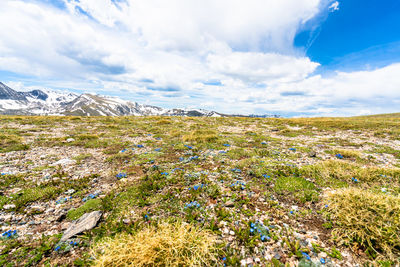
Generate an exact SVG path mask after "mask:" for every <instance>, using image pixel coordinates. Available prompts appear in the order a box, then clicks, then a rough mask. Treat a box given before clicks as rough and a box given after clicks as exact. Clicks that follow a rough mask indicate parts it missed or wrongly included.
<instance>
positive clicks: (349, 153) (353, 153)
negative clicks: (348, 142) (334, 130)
mask: <svg viewBox="0 0 400 267" xmlns="http://www.w3.org/2000/svg"><path fill="white" fill-rule="evenodd" d="M333 152H334V153H335V154H341V155H342V156H343V157H344V158H351V159H358V158H361V152H360V151H357V150H350V149H335V150H334V151H333Z"/></svg>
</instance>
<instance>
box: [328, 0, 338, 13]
mask: <svg viewBox="0 0 400 267" xmlns="http://www.w3.org/2000/svg"><path fill="white" fill-rule="evenodd" d="M329 10H330V11H331V12H335V11H338V10H339V2H338V1H335V2H333V3H332V4H331V5H330V6H329Z"/></svg>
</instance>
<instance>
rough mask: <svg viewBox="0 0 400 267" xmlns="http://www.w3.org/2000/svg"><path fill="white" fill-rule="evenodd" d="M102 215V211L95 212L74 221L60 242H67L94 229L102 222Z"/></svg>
mask: <svg viewBox="0 0 400 267" xmlns="http://www.w3.org/2000/svg"><path fill="white" fill-rule="evenodd" d="M101 215H102V212H101V211H93V212H90V213H85V214H83V215H82V217H80V218H79V219H78V220H76V221H74V222H73V223H72V224H71V225H70V227H68V229H67V230H66V231H65V232H64V235H63V237H62V238H61V240H60V241H61V242H63V241H66V240H68V239H69V238H71V237H73V236H74V235H77V234H80V233H82V232H85V231H88V230H91V229H93V228H94V227H95V226H96V225H97V223H98V221H99V220H100V218H101Z"/></svg>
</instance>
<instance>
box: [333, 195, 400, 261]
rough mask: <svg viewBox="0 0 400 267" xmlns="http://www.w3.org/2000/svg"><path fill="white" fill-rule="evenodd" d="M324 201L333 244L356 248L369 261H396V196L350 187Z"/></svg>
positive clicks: (399, 218) (399, 207)
mask: <svg viewBox="0 0 400 267" xmlns="http://www.w3.org/2000/svg"><path fill="white" fill-rule="evenodd" d="M327 201H328V204H329V213H330V219H331V220H332V221H333V222H334V224H335V228H334V230H333V232H332V233H333V235H334V237H335V239H336V240H338V241H339V242H340V243H344V244H347V245H353V246H354V245H355V244H358V246H359V247H360V248H363V249H364V250H365V251H366V253H367V254H368V255H369V256H370V257H372V258H378V259H390V260H395V259H399V256H400V197H399V196H393V195H388V194H383V193H378V194H377V193H372V192H370V191H366V190H362V189H358V188H353V187H352V188H347V189H339V190H337V191H333V192H331V193H328V194H327ZM354 243H355V244H354Z"/></svg>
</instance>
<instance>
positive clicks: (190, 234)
mask: <svg viewBox="0 0 400 267" xmlns="http://www.w3.org/2000/svg"><path fill="white" fill-rule="evenodd" d="M215 245H216V239H215V237H214V236H213V235H211V233H210V232H208V231H205V230H201V229H198V228H195V227H194V226H192V225H189V224H183V223H174V224H170V223H161V224H159V225H158V226H157V227H155V226H149V227H146V228H144V229H143V230H141V231H139V232H137V233H136V234H135V235H128V234H121V235H118V236H116V237H115V238H105V239H104V240H103V241H101V242H100V243H98V244H96V245H95V246H94V247H93V249H92V254H93V256H94V258H95V261H94V266H211V265H215V263H216V253H217V249H216V246H215Z"/></svg>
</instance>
